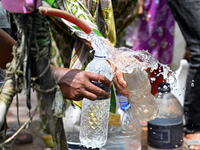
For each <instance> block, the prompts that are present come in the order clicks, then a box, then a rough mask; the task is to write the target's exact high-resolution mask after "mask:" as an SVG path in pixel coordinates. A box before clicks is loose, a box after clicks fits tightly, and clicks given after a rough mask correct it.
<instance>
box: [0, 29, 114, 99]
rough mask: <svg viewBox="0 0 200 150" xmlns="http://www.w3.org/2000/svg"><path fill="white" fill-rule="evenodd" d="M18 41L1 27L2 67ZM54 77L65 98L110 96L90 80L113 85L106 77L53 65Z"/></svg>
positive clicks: (0, 48)
mask: <svg viewBox="0 0 200 150" xmlns="http://www.w3.org/2000/svg"><path fill="white" fill-rule="evenodd" d="M15 44H16V41H15V40H14V39H13V38H12V37H10V36H9V35H8V34H7V33H6V32H4V31H3V30H1V29H0V67H1V68H3V69H5V68H6V64H7V63H8V62H10V61H11V60H12V58H13V57H12V47H13V45H15ZM51 70H52V74H53V77H54V78H55V79H56V81H57V83H58V85H59V86H60V89H61V91H62V92H63V94H64V98H68V99H72V100H81V99H82V98H83V97H87V98H89V99H91V100H95V99H96V97H97V96H96V95H99V96H102V97H104V98H108V97H110V93H107V92H105V91H103V90H102V89H100V88H98V87H96V86H94V85H93V84H92V83H91V82H90V81H92V80H93V81H101V82H102V83H104V84H105V85H107V86H111V84H112V83H111V81H110V80H108V79H107V78H106V77H104V76H102V75H98V74H94V73H89V72H86V71H81V70H78V69H67V68H56V67H53V66H51Z"/></svg>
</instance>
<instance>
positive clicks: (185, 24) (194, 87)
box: [168, 0, 200, 133]
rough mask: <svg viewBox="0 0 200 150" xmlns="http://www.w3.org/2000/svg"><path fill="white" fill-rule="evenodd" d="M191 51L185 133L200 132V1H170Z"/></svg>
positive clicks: (186, 96) (185, 110) (185, 104)
mask: <svg viewBox="0 0 200 150" xmlns="http://www.w3.org/2000/svg"><path fill="white" fill-rule="evenodd" d="M168 4H169V6H170V8H171V10H172V12H173V15H174V17H175V19H176V21H177V23H178V25H179V27H180V29H181V31H182V34H183V36H184V38H185V41H186V44H187V48H188V49H189V50H190V60H189V65H190V67H189V70H188V75H187V79H186V91H185V101H184V116H185V125H184V132H185V133H194V132H195V131H200V118H199V116H200V100H199V97H200V94H199V91H200V28H199V24H200V0H168Z"/></svg>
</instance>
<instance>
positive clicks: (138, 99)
mask: <svg viewBox="0 0 200 150" xmlns="http://www.w3.org/2000/svg"><path fill="white" fill-rule="evenodd" d="M123 75H124V79H125V80H126V82H127V84H128V86H127V90H128V91H129V101H130V104H131V109H132V111H133V113H134V115H135V117H136V118H137V119H138V120H140V121H145V122H146V121H150V120H153V119H155V118H156V116H157V114H158V105H157V102H156V99H155V97H154V96H153V95H152V94H151V85H150V82H149V79H148V74H147V72H146V71H145V70H141V69H139V68H135V69H134V70H133V72H132V73H131V74H128V73H124V74H123Z"/></svg>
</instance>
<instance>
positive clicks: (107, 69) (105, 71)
mask: <svg viewBox="0 0 200 150" xmlns="http://www.w3.org/2000/svg"><path fill="white" fill-rule="evenodd" d="M86 71H88V72H93V73H97V74H101V75H104V76H106V77H107V78H108V79H110V80H112V77H113V74H112V68H111V66H110V65H109V63H108V62H107V61H106V59H105V53H104V52H103V51H100V50H98V49H95V55H94V59H93V60H92V61H91V62H90V63H89V64H88V65H87V67H86ZM92 82H93V84H95V85H96V86H98V87H100V88H102V89H104V90H105V91H107V92H110V88H109V87H107V86H105V85H104V84H102V83H100V82H94V81H92ZM109 110H110V98H108V99H104V98H102V97H98V98H97V100H95V101H91V100H89V99H87V98H84V99H83V102H82V112H81V124H80V126H81V128H80V135H79V139H80V141H81V144H82V145H84V146H86V147H87V148H89V147H91V148H101V147H102V146H103V145H105V143H106V141H107V131H108V118H109Z"/></svg>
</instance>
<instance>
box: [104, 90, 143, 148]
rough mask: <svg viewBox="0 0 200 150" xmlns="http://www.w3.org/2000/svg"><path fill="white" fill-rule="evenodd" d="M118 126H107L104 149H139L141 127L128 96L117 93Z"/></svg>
mask: <svg viewBox="0 0 200 150" xmlns="http://www.w3.org/2000/svg"><path fill="white" fill-rule="evenodd" d="M117 97H118V100H119V103H120V108H119V109H118V113H119V114H120V115H121V120H120V126H118V127H117V126H109V129H108V140H107V143H106V145H105V146H104V147H103V149H106V150H141V139H142V128H141V125H140V122H139V121H138V120H137V119H136V118H135V116H134V114H133V111H132V110H131V108H130V107H131V105H130V103H129V102H128V98H127V97H124V96H121V95H119V94H118V96H117Z"/></svg>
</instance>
